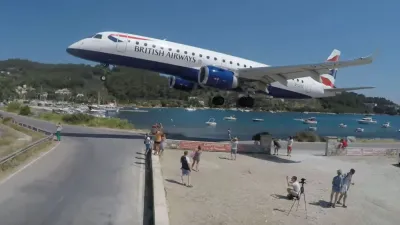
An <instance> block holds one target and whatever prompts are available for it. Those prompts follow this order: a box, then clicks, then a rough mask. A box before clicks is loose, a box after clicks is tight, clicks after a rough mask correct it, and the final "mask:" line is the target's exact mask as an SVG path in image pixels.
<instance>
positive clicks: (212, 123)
mask: <svg viewBox="0 0 400 225" xmlns="http://www.w3.org/2000/svg"><path fill="white" fill-rule="evenodd" d="M206 124H207V125H208V126H216V125H217V123H216V122H215V119H214V118H210V119H209V120H208V121H207V122H206Z"/></svg>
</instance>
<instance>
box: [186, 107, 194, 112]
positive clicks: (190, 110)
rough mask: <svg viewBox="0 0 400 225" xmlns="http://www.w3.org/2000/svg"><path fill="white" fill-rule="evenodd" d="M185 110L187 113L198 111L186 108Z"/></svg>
mask: <svg viewBox="0 0 400 225" xmlns="http://www.w3.org/2000/svg"><path fill="white" fill-rule="evenodd" d="M185 110H186V111H189V112H193V111H196V109H195V108H186V109H185Z"/></svg>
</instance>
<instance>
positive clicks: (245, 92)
mask: <svg viewBox="0 0 400 225" xmlns="http://www.w3.org/2000/svg"><path fill="white" fill-rule="evenodd" d="M67 52H68V53H69V54H71V55H73V56H76V57H79V58H83V59H86V60H90V61H94V62H99V63H101V64H102V65H103V66H104V67H105V68H108V67H109V65H118V66H127V67H133V68H139V69H145V70H150V71H155V72H158V73H163V74H169V75H172V76H170V78H169V86H170V88H175V89H179V90H184V91H191V90H194V89H197V88H204V87H212V88H217V89H221V90H231V91H236V92H239V93H241V94H240V95H239V96H238V105H239V106H242V107H252V106H253V104H254V99H253V97H252V95H254V94H255V93H263V94H266V95H269V96H271V97H274V98H288V99H307V98H323V97H331V96H335V95H336V94H338V93H341V92H344V91H352V90H359V89H369V88H373V87H354V88H336V87H335V86H334V83H335V79H336V73H337V69H338V68H343V67H350V66H359V65H365V64H370V63H372V61H373V57H372V55H371V56H368V57H361V58H358V59H353V60H347V61H339V56H340V51H339V50H336V49H334V50H333V51H332V53H331V55H330V56H329V57H328V59H327V60H326V61H325V62H321V63H315V64H303V65H289V66H269V65H265V64H262V63H259V62H254V61H250V60H247V59H243V58H239V57H235V56H231V55H227V54H223V53H219V52H215V51H210V50H206V49H201V48H197V47H193V46H188V45H183V44H178V43H174V42H170V41H166V40H159V39H155V38H150V37H144V36H139V35H134V34H127V33H120V32H100V33H97V34H96V35H93V36H90V37H88V38H85V39H82V40H80V41H78V42H76V43H74V44H72V45H71V46H69V47H68V48H67ZM101 79H102V80H103V81H105V80H106V75H104V76H102V77H101ZM213 103H214V104H215V105H222V104H223V103H224V98H223V97H222V96H215V97H214V98H213Z"/></svg>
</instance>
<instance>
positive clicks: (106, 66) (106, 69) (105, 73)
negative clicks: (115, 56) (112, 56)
mask: <svg viewBox="0 0 400 225" xmlns="http://www.w3.org/2000/svg"><path fill="white" fill-rule="evenodd" d="M101 67H103V75H101V76H100V80H101V81H103V82H104V81H106V80H107V76H108V74H110V73H111V70H110V65H109V64H105V63H102V64H101Z"/></svg>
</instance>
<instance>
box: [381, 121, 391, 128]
mask: <svg viewBox="0 0 400 225" xmlns="http://www.w3.org/2000/svg"><path fill="white" fill-rule="evenodd" d="M389 127H390V122H386V123H384V124H382V128H389Z"/></svg>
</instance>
